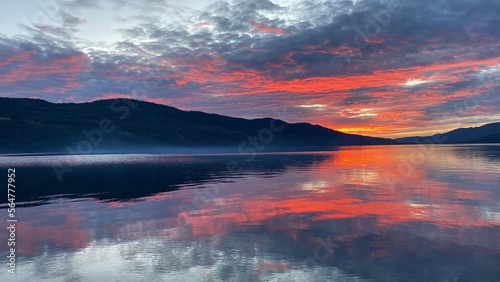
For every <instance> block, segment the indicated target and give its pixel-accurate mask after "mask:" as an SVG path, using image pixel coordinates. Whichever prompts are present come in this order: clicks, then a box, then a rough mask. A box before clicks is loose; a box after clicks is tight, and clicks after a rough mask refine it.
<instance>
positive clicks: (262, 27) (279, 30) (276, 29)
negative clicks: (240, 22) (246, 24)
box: [252, 23, 285, 35]
mask: <svg viewBox="0 0 500 282" xmlns="http://www.w3.org/2000/svg"><path fill="white" fill-rule="evenodd" d="M252 28H253V30H254V31H257V32H262V33H274V34H279V35H283V34H285V31H284V30H283V29H282V28H281V27H271V26H267V25H265V24H261V23H254V24H252Z"/></svg>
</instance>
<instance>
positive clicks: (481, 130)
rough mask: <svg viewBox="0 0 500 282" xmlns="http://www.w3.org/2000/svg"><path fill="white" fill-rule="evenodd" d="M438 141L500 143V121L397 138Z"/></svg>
mask: <svg viewBox="0 0 500 282" xmlns="http://www.w3.org/2000/svg"><path fill="white" fill-rule="evenodd" d="M429 139H430V140H434V141H438V142H436V143H442V144H466V143H468V144H474V143H499V142H500V122H497V123H490V124H485V125H483V126H480V127H470V128H458V129H455V130H452V131H450V132H446V133H441V134H435V135H432V136H415V137H405V138H398V139H395V140H396V141H397V142H399V143H405V144H415V143H422V142H424V140H429Z"/></svg>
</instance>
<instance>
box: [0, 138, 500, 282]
mask: <svg viewBox="0 0 500 282" xmlns="http://www.w3.org/2000/svg"><path fill="white" fill-rule="evenodd" d="M10 167H15V168H16V173H17V176H16V177H17V179H16V181H18V182H17V185H18V188H17V190H16V200H17V204H18V205H19V208H18V211H17V216H18V220H19V222H18V225H17V237H18V239H17V240H18V245H17V251H18V269H17V273H18V274H17V275H16V276H12V275H9V274H8V273H7V272H6V271H3V272H0V280H1V281H68V280H70V281H73V280H74V281H496V279H497V277H500V269H499V268H498V266H499V265H500V239H499V237H498V234H500V205H499V202H500V190H499V189H498V187H499V186H500V185H499V184H500V146H493V145H492V146H469V145H467V146H465V145H464V146H452V145H442V146H435V147H433V148H432V149H426V150H424V149H422V148H420V147H418V146H366V147H340V148H339V149H338V150H335V151H328V152H310V153H305V152H303V153H274V154H259V155H257V156H255V158H251V159H250V158H249V155H238V154H233V155H231V154H218V155H186V154H183V155H165V154H134V155H126V154H113V155H78V156H57V155H53V156H3V157H1V158H0V169H2V170H6V169H7V168H10ZM54 167H56V168H57V167H69V168H70V169H71V172H65V173H64V174H63V175H62V176H63V177H62V178H63V179H62V181H60V179H59V178H58V177H57V175H56V173H55V171H54ZM0 203H1V205H0V207H1V209H0V212H1V214H2V218H4V217H5V218H4V219H6V214H7V212H6V208H7V205H6V203H7V202H6V199H0ZM6 236H7V233H6V230H4V228H2V229H0V237H1V238H6ZM7 252H8V250H7V245H6V244H3V243H2V244H0V255H1V256H2V257H5V256H6V255H7Z"/></svg>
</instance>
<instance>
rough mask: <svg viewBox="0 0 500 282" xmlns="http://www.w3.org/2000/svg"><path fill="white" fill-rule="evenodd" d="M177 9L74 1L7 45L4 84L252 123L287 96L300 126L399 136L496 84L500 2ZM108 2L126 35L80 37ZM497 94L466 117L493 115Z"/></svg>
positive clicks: (258, 1) (9, 88)
mask: <svg viewBox="0 0 500 282" xmlns="http://www.w3.org/2000/svg"><path fill="white" fill-rule="evenodd" d="M180 4H182V3H180V2H169V1H159V0H150V1H146V2H141V4H140V5H138V4H136V2H132V1H125V0H109V1H107V2H99V6H98V3H97V2H96V1H65V2H64V3H62V4H61V5H62V6H61V7H62V9H61V12H60V13H59V16H60V20H59V24H53V25H44V26H40V25H38V26H34V27H26V28H25V30H26V31H27V35H26V36H24V37H23V36H20V37H16V38H3V39H2V41H1V46H0V48H1V50H2V53H0V56H1V57H2V62H3V63H1V64H2V70H1V71H0V80H1V81H2V82H4V84H3V85H2V86H1V87H0V89H1V90H2V92H3V93H7V94H8V95H11V96H16V95H17V96H33V95H38V96H39V97H42V98H44V97H45V98H47V99H49V100H56V101H59V100H61V101H65V100H70V99H73V100H74V99H76V100H77V101H87V100H92V99H96V98H99V97H110V95H124V96H129V97H136V98H143V99H145V100H151V101H165V102H166V103H169V104H171V105H173V106H179V107H181V108H185V109H195V110H207V111H211V112H217V113H221V114H228V115H232V116H244V117H261V116H273V107H275V106H279V105H283V104H284V105H289V106H290V107H291V111H292V112H293V117H292V118H291V121H309V122H313V123H319V124H323V125H325V126H329V127H332V128H344V129H346V130H349V128H351V129H352V128H355V129H356V130H357V131H356V130H354V131H353V132H363V133H368V134H373V135H386V134H389V135H391V134H411V130H413V129H411V128H413V127H415V126H417V125H418V126H422V127H425V126H428V127H432V126H434V124H439V123H440V122H443V121H444V120H446V119H447V118H448V117H444V115H441V116H440V115H438V114H436V113H437V112H439V111H445V112H449V113H454V111H453V109H452V108H451V106H449V105H451V104H453V103H460V101H464V100H467V99H470V97H474V96H477V95H484V93H489V92H490V91H492V89H497V87H498V86H499V84H500V82H499V81H498V79H496V77H498V76H497V70H498V66H499V65H500V41H498V38H500V30H499V29H498V26H500V14H498V13H495V12H494V11H498V10H500V3H498V1H493V0H480V1H474V2H471V1H466V0H458V1H451V0H447V1H440V2H435V1H431V0H423V1H418V2H415V1H413V2H408V1H399V0H387V1H368V0H359V1H336V0H335V1H334V0H331V1H321V2H313V1H305V0H304V1H295V2H293V3H292V2H287V1H279V2H275V3H273V2H272V1H269V0H255V1H230V2H227V1H215V2H213V3H211V4H210V5H207V6H206V7H203V6H204V5H201V4H197V5H196V7H180V6H179V5H180ZM106 7H108V8H109V7H112V10H110V13H111V14H110V18H114V19H115V20H114V23H116V24H117V26H118V25H119V27H118V28H113V29H112V30H111V31H112V32H114V33H116V34H117V35H119V37H115V39H114V40H113V41H111V40H110V41H108V42H98V41H95V42H93V41H92V39H91V38H83V37H82V36H83V35H82V34H81V33H79V30H80V29H81V27H82V26H84V25H87V24H95V23H93V22H92V21H94V20H95V19H93V18H92V17H86V16H85V15H86V14H85V13H83V12H82V11H85V10H87V11H93V10H96V9H106ZM124 19H127V21H124ZM116 38H119V39H116ZM125 82H126V83H125ZM134 89H135V90H134ZM54 93H57V95H55V96H57V98H52V97H54V95H52V94H54ZM499 102H500V101H498V100H497V99H496V100H495V99H490V100H488V102H487V103H485V104H484V105H481V107H479V106H477V108H474V109H471V110H467V111H462V112H461V113H460V114H457V115H460V116H461V117H463V118H466V117H468V116H479V117H480V116H487V115H489V116H490V117H491V115H492V113H493V112H494V111H495V110H496V109H497V105H498V103H499ZM235 104H238V105H240V106H238V107H236V108H235V107H234V105H235ZM297 105H304V106H303V107H297ZM308 105H309V106H308ZM311 105H316V106H317V105H322V107H316V106H315V107H312V106H311ZM323 106H324V107H323ZM363 109H370V111H369V112H363V111H364V110H363ZM479 109H481V110H479ZM493 116H494V115H493ZM495 117H496V116H495ZM475 120H476V121H475V122H479V121H480V120H487V119H481V118H476V119H475ZM464 122H468V123H473V122H474V121H472V119H469V120H464ZM391 124H392V125H391Z"/></svg>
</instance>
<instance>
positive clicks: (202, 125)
mask: <svg viewBox="0 0 500 282" xmlns="http://www.w3.org/2000/svg"><path fill="white" fill-rule="evenodd" d="M0 129H1V130H0V153H4V154H6V153H45V152H56V153H71V154H75V153H98V152H121V151H127V152H199V153H203V152H206V149H215V150H216V151H217V150H219V151H221V152H240V153H255V152H260V151H262V152H267V151H287V150H298V151H304V150H327V149H330V148H332V147H335V146H342V145H388V144H396V142H395V141H393V140H391V139H384V138H374V137H368V136H361V135H354V134H346V133H342V132H339V131H335V130H331V129H328V128H324V127H322V126H319V125H312V124H309V123H287V122H284V121H281V120H278V119H272V118H261V119H251V120H249V119H242V118H234V117H227V116H222V115H217V114H208V113H203V112H197V111H182V110H179V109H177V108H174V107H170V106H165V105H159V104H154V103H149V102H144V101H138V100H129V99H110V100H98V101H94V102H88V103H79V104H77V103H65V104H54V103H50V102H47V101H44V100H38V99H29V98H0Z"/></svg>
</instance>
